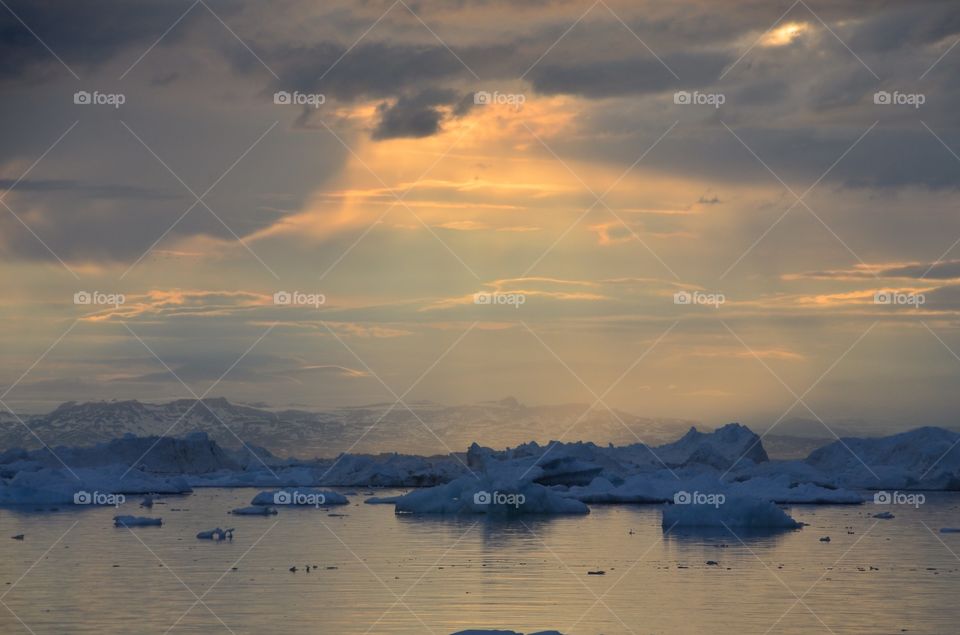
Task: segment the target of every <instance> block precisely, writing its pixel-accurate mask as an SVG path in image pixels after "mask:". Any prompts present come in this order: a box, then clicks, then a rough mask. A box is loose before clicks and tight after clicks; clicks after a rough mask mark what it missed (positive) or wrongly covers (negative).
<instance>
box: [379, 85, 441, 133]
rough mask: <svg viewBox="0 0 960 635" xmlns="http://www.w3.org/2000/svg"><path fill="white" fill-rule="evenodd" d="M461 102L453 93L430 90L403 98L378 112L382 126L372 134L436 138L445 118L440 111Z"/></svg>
mask: <svg viewBox="0 0 960 635" xmlns="http://www.w3.org/2000/svg"><path fill="white" fill-rule="evenodd" d="M459 99H460V97H459V96H458V95H457V93H455V92H454V91H450V90H427V91H423V92H420V93H418V94H416V95H412V96H409V97H408V96H402V97H400V98H399V99H398V100H397V101H396V102H395V103H393V104H386V103H384V104H381V105H380V107H379V108H378V111H379V113H380V122H379V123H378V124H377V127H376V129H374V131H373V138H374V139H396V138H400V137H413V138H418V137H428V136H430V135H432V134H436V133H437V132H438V131H439V130H440V123H441V122H442V121H443V118H444V113H443V112H442V111H441V110H440V109H439V108H438V107H439V106H444V105H453V104H456V103H457V102H458V101H459Z"/></svg>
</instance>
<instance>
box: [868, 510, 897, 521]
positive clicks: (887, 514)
mask: <svg viewBox="0 0 960 635" xmlns="http://www.w3.org/2000/svg"><path fill="white" fill-rule="evenodd" d="M873 517H874V518H879V519H880V520H891V519H893V518H896V516H894V515H893V513H892V512H880V513H879V514H874V515H873Z"/></svg>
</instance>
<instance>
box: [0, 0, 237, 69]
mask: <svg viewBox="0 0 960 635" xmlns="http://www.w3.org/2000/svg"><path fill="white" fill-rule="evenodd" d="M6 5H7V6H8V7H9V8H0V81H5V82H11V81H31V82H33V81H40V80H43V79H45V78H48V77H57V76H59V75H60V74H62V73H66V72H67V71H66V69H64V68H63V67H62V66H61V65H60V63H59V62H58V61H57V59H56V58H55V57H54V56H53V55H52V54H51V53H50V51H48V50H47V49H46V47H45V46H44V44H43V43H45V44H46V45H47V46H49V47H50V48H51V49H52V50H53V51H54V52H55V53H56V54H57V55H58V56H59V57H60V58H61V59H62V60H63V61H64V63H66V64H67V65H68V66H69V67H70V68H72V69H73V71H74V72H76V73H78V74H82V73H83V72H85V71H90V70H92V69H94V68H96V67H97V66H99V65H101V64H103V63H106V62H110V61H113V60H114V59H115V58H116V57H117V55H118V54H119V53H120V52H121V51H123V50H124V49H125V48H127V47H128V46H130V45H132V44H138V45H139V44H143V46H144V48H146V46H148V45H149V43H151V42H153V41H154V40H155V39H156V38H158V37H159V36H160V34H161V33H163V31H164V30H165V29H166V28H167V27H168V26H169V25H171V24H172V23H173V22H174V21H175V20H176V19H177V18H178V17H179V16H180V15H181V14H182V13H183V12H184V11H185V10H186V9H187V7H189V6H190V5H189V4H188V3H185V2H170V1H168V0H138V1H137V2H123V1H118V0H71V1H70V2H57V1H56V0H7V2H6ZM223 11H224V14H225V15H228V14H229V13H230V9H229V7H224V8H223ZM14 14H16V15H14ZM200 15H201V12H200V11H198V10H197V9H196V8H195V9H194V10H193V11H191V13H190V14H189V15H187V16H186V17H185V18H184V19H183V21H182V22H181V23H180V25H178V28H177V29H173V30H172V31H171V32H170V33H169V34H168V35H167V36H166V39H165V41H166V44H167V45H169V44H173V43H176V42H177V41H178V40H179V39H180V38H181V37H182V36H183V34H184V33H185V32H186V29H187V25H188V24H189V23H191V22H192V21H193V20H195V19H196V18H198V17H199V16H200ZM18 18H19V19H18ZM21 20H22V22H21ZM24 25H26V26H24ZM27 27H29V29H28V28H27ZM31 30H32V31H33V32H34V33H35V34H36V36H34V34H32V33H30V31H31ZM40 40H42V41H43V43H41V41H40ZM135 59H136V56H134V57H131V59H130V63H133V61H134V60H135Z"/></svg>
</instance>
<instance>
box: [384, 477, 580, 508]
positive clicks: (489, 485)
mask: <svg viewBox="0 0 960 635" xmlns="http://www.w3.org/2000/svg"><path fill="white" fill-rule="evenodd" d="M396 511H397V513H412V514H488V515H494V516H519V515H523V514H589V513H590V509H589V508H588V507H587V506H586V505H584V504H583V503H581V502H580V501H578V500H574V499H571V498H565V497H563V496H561V495H560V494H558V493H557V492H554V491H552V490H550V489H548V488H546V487H544V486H543V485H539V484H537V483H532V482H522V483H517V482H516V481H510V482H505V481H503V480H500V479H495V478H491V477H483V478H475V477H473V476H464V477H461V478H458V479H456V480H454V481H451V482H450V483H447V484H446V485H438V486H437V487H431V488H428V489H422V490H417V491H414V492H410V493H409V494H406V495H405V496H401V497H399V498H398V499H397V500H396Z"/></svg>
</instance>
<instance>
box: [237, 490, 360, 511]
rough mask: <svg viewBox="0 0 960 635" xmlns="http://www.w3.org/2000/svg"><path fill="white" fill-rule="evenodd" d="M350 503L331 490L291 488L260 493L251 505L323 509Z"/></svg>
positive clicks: (341, 495)
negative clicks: (327, 506)
mask: <svg viewBox="0 0 960 635" xmlns="http://www.w3.org/2000/svg"><path fill="white" fill-rule="evenodd" d="M349 503H350V501H349V500H347V497H346V496H344V495H343V494H338V493H337V492H332V491H330V490H319V489H311V488H308V487H290V488H285V489H278V490H267V491H265V492H260V493H259V494H257V495H256V496H254V497H253V500H252V501H250V504H251V505H292V506H298V507H321V506H324V505H347V504H349Z"/></svg>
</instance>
